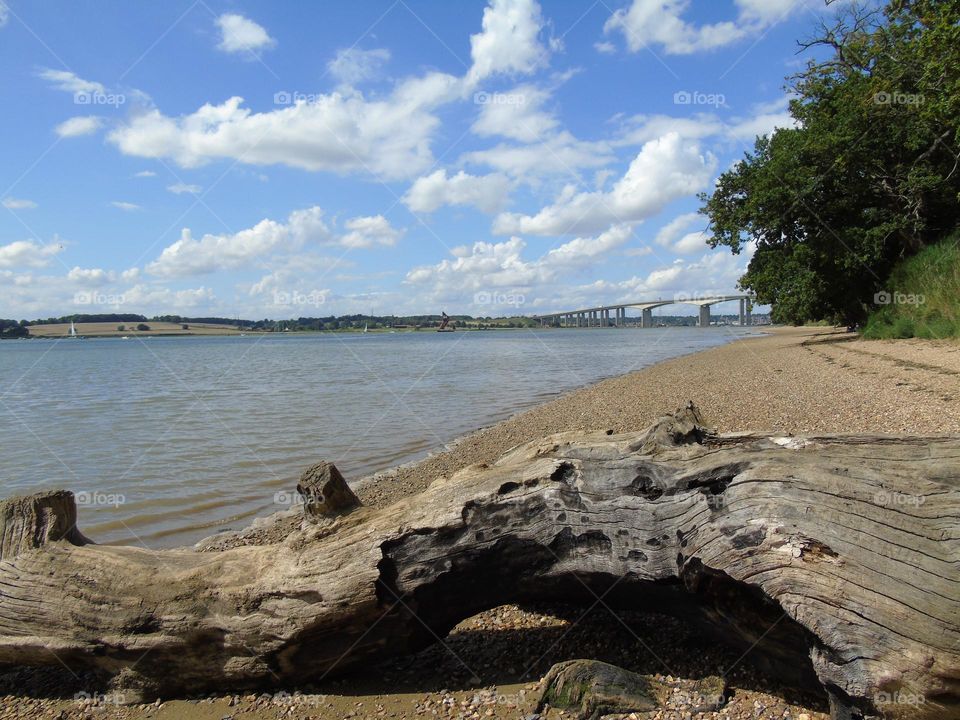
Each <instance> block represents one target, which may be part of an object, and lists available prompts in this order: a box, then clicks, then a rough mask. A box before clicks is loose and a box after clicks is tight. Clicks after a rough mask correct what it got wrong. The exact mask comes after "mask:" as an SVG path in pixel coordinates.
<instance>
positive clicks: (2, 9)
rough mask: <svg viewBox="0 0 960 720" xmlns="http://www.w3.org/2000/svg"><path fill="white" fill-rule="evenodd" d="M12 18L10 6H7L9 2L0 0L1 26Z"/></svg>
mask: <svg viewBox="0 0 960 720" xmlns="http://www.w3.org/2000/svg"><path fill="white" fill-rule="evenodd" d="M9 20H10V8H8V7H7V4H6V3H5V2H3V0H0V28H2V27H3V26H4V25H6V24H7V22H8V21H9Z"/></svg>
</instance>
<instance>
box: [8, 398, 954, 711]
mask: <svg viewBox="0 0 960 720" xmlns="http://www.w3.org/2000/svg"><path fill="white" fill-rule="evenodd" d="M320 475H322V477H321V478H320V479H321V480H322V481H323V482H324V483H325V482H327V481H328V480H329V479H330V478H332V477H334V475H339V474H338V473H333V472H330V471H324V473H321V474H320ZM320 475H318V477H320ZM334 479H335V478H334ZM320 485H322V483H319V482H318V483H315V484H314V485H313V487H314V490H312V491H311V492H313V495H314V496H315V495H316V494H317V492H318V491H317V490H316V487H319V486H320ZM326 492H327V493H329V490H327V491H326ZM321 494H323V493H321ZM314 499H315V498H314ZM348 499H349V498H348ZM351 504H352V502H351V503H348V504H347V507H346V508H345V509H344V512H343V513H341V514H334V515H333V516H331V517H330V518H328V519H327V520H326V521H324V522H321V523H317V522H304V523H303V525H302V528H301V529H300V530H298V531H295V532H293V533H292V534H291V535H289V536H288V537H287V538H286V539H285V540H284V541H283V542H282V543H280V544H277V545H269V546H244V547H235V548H233V549H229V550H225V551H222V552H205V553H201V552H197V551H195V550H194V549H191V548H184V549H177V550H165V551H158V552H155V551H150V550H146V549H143V548H136V547H109V546H98V545H95V544H91V543H90V542H89V541H88V540H87V539H86V538H84V537H83V535H82V534H80V532H79V531H77V530H76V527H75V525H74V523H75V518H76V508H75V507H74V504H73V498H72V495H71V494H70V493H66V492H57V493H49V494H45V495H40V496H33V497H31V498H19V499H13V500H10V501H7V502H6V503H3V504H2V505H0V663H4V664H15V665H44V664H54V663H65V664H67V665H69V666H71V667H84V668H95V669H97V670H99V671H102V672H103V673H104V674H106V675H108V676H109V677H110V678H112V679H111V682H112V687H113V688H114V689H117V690H122V691H123V692H124V694H125V696H126V697H127V698H128V699H134V700H141V699H142V700H149V699H152V698H153V697H156V696H161V695H163V696H170V695H177V694H183V693H193V692H203V691H210V690H218V691H219V690H224V689H227V688H251V687H267V686H275V685H279V684H281V683H290V684H293V683H298V682H309V681H315V680H317V679H318V678H321V677H323V676H326V675H327V674H328V673H331V672H340V671H344V670H347V669H349V668H351V667H357V666H358V665H361V664H368V663H370V662H371V661H373V660H376V659H381V658H385V657H387V656H390V655H395V654H399V653H405V652H409V651H411V650H414V649H418V648H420V647H422V646H424V645H426V644H429V643H431V642H434V641H436V639H437V638H439V637H443V636H444V634H446V633H447V632H448V631H449V630H450V629H451V628H452V627H453V626H454V625H455V624H456V623H457V622H459V621H460V620H462V619H464V618H466V617H469V616H471V615H473V614H475V613H477V612H479V611H482V610H484V609H487V608H490V607H493V606H496V605H499V604H504V603H509V602H522V601H529V600H543V599H549V600H566V601H569V602H583V603H587V604H593V603H594V602H596V600H597V598H602V600H603V602H604V603H606V604H608V605H610V606H611V607H629V608H635V609H637V608H651V609H657V610H659V611H661V612H664V611H666V612H676V613H679V614H681V615H683V617H685V618H688V619H690V620H691V621H696V622H700V623H702V624H703V626H704V628H707V629H709V628H713V629H715V630H716V631H717V632H718V635H719V636H720V637H722V638H723V639H724V640H726V641H728V642H731V643H734V644H736V645H738V646H739V647H742V648H743V650H744V652H748V651H749V652H750V653H751V659H752V660H756V661H757V662H760V663H762V664H764V665H765V666H766V667H767V669H769V670H770V671H772V672H775V673H777V674H778V676H779V678H780V679H781V680H782V681H783V682H784V683H787V684H792V685H796V686H800V687H803V686H815V687H818V688H823V689H824V690H825V691H826V693H827V694H828V695H829V698H830V700H831V705H832V710H833V714H834V716H835V717H836V718H846V717H860V716H863V717H871V716H878V717H879V716H883V717H889V718H924V719H929V720H932V719H934V718H937V719H940V718H943V719H946V718H954V719H955V718H958V717H960V545H958V537H960V438H956V437H954V438H943V437H941V438H916V437H912V438H891V437H864V436H829V437H807V438H784V437H778V436H775V435H770V434H758V433H752V434H738V435H721V436H717V435H714V434H712V433H710V432H709V431H708V430H706V429H705V428H704V427H702V424H701V422H700V419H699V417H697V414H696V411H695V409H693V408H692V406H688V408H686V409H685V410H683V411H681V412H679V413H677V414H676V415H675V416H667V417H665V418H663V419H661V420H660V421H659V422H658V423H656V424H655V425H654V426H652V427H651V428H650V429H648V430H647V431H645V432H641V433H632V434H623V435H608V434H604V433H594V434H584V433H576V434H562V435H557V436H553V437H550V438H547V439H545V440H543V441H541V442H536V443H532V444H529V445H525V446H522V447H519V448H516V449H515V450H513V451H511V452H509V453H508V454H506V455H505V456H504V457H503V458H502V459H501V460H500V461H498V462H497V463H496V464H495V465H493V466H490V467H486V466H476V467H470V468H467V469H465V470H463V471H460V472H459V473H457V474H455V475H454V476H452V477H450V478H441V479H438V480H436V481H435V482H434V483H433V484H431V485H430V487H429V488H428V489H427V490H426V491H425V492H423V493H422V494H420V495H417V496H412V497H409V498H407V499H404V500H403V501H401V502H399V503H397V504H396V505H394V506H392V507H390V508H386V509H383V510H375V509H372V508H368V507H362V506H361V507H356V508H353V509H352V510H350V509H349V505H351ZM308 508H309V506H308Z"/></svg>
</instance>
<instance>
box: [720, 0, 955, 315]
mask: <svg viewBox="0 0 960 720" xmlns="http://www.w3.org/2000/svg"><path fill="white" fill-rule="evenodd" d="M958 23H960V4H958V3H956V2H946V1H945V0H893V1H892V2H890V3H889V5H888V6H887V8H886V10H885V11H884V12H883V13H877V12H873V13H867V12H863V11H862V10H857V9H856V7H855V6H854V9H853V10H849V11H847V12H846V13H845V14H844V15H842V16H840V17H839V18H838V20H837V23H836V24H835V25H834V26H833V27H824V28H822V30H821V32H820V34H819V35H820V36H819V37H818V38H817V39H815V40H813V41H811V42H810V43H808V44H807V45H808V46H817V47H826V48H828V49H829V50H830V51H831V55H830V57H828V58H827V59H825V60H823V61H821V62H811V63H809V64H808V66H807V69H806V70H805V72H803V73H801V74H800V75H798V76H796V77H795V78H793V79H792V80H793V87H792V89H793V91H794V92H795V93H796V96H797V97H796V99H795V100H793V101H792V102H791V106H790V111H791V114H792V116H793V117H794V119H795V120H796V122H797V127H794V128H787V129H780V130H777V131H776V132H775V133H774V134H773V135H772V136H770V137H763V138H758V139H757V141H756V144H755V147H754V150H753V152H751V153H748V154H746V155H745V157H744V159H743V160H742V161H740V162H739V163H738V164H737V165H736V166H735V167H734V168H733V169H731V170H729V171H728V172H726V173H724V174H723V175H721V177H720V179H719V181H718V183H717V187H716V190H715V192H714V193H713V195H711V196H709V197H708V196H702V200H703V203H704V204H703V207H702V209H701V212H703V213H704V214H706V215H707V216H708V217H709V219H710V229H711V238H710V244H711V245H712V246H713V247H716V246H718V245H726V246H728V247H729V248H730V249H731V251H732V252H734V253H739V252H741V251H742V250H743V249H744V247H745V245H746V243H747V242H753V243H755V244H756V250H755V253H754V256H753V258H752V260H751V262H750V264H749V266H748V269H747V272H746V274H745V275H744V276H743V277H742V278H741V280H740V286H741V287H742V288H743V289H748V290H752V291H753V292H755V293H756V294H757V297H758V300H759V302H760V303H762V304H768V303H769V304H772V305H773V319H774V321H776V322H789V323H796V324H799V323H803V322H807V321H811V320H814V321H815V320H830V321H842V322H846V323H848V324H853V323H857V322H862V321H863V320H864V319H865V318H866V317H867V314H868V313H869V311H870V308H871V306H872V301H873V297H874V295H875V294H876V293H877V292H879V291H880V290H882V289H884V288H885V287H886V286H887V279H888V277H889V275H890V273H891V272H892V270H893V268H894V267H895V266H896V265H897V263H898V262H900V261H901V260H903V259H904V258H907V257H910V256H912V255H914V254H916V253H917V252H919V251H920V250H922V249H923V248H924V247H926V246H927V245H929V244H931V243H935V242H936V241H937V240H939V239H940V238H942V237H944V236H946V235H948V234H949V233H950V232H951V231H952V230H954V228H956V227H957V221H958V218H960V170H958V164H960V163H958V161H960V155H958V152H960V24H958Z"/></svg>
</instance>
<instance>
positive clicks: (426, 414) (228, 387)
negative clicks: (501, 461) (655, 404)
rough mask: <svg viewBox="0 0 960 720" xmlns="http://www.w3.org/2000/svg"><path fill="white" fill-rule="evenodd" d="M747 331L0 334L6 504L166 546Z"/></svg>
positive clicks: (97, 535) (1, 465)
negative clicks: (335, 478) (72, 502)
mask: <svg viewBox="0 0 960 720" xmlns="http://www.w3.org/2000/svg"><path fill="white" fill-rule="evenodd" d="M748 332H750V330H749V329H743V328H710V329H704V330H699V329H696V328H663V329H648V330H636V329H631V330H619V331H618V330H600V329H593V330H549V331H536V332H533V331H503V332H481V333H467V332H458V333H442V334H438V333H433V332H422V333H396V334H380V333H368V334H356V335H343V334H322V335H321V334H317V335H289V336H287V335H283V336H281V335H268V336H249V337H209V338H204V337H192V338H159V337H158V338H151V339H149V340H143V339H131V340H128V341H123V340H120V339H100V340H66V339H65V340H58V341H53V340H51V341H42V340H31V341H4V342H0V393H2V394H0V437H2V438H3V450H2V454H0V458H2V459H0V471H2V472H0V478H2V480H0V482H2V491H0V494H2V496H3V497H7V496H10V495H14V494H23V493H29V492H36V491H38V490H44V489H55V488H68V489H70V490H73V491H74V493H76V494H77V497H78V505H79V506H80V507H79V513H80V527H81V529H82V530H83V531H84V532H85V533H86V534H87V535H88V536H89V537H91V538H92V539H94V540H96V541H97V542H112V543H124V544H135V545H145V546H148V547H169V546H173V545H183V544H189V543H193V542H196V541H197V540H199V539H200V538H202V537H206V536H208V535H211V534H213V533H214V532H217V531H218V530H221V529H224V528H228V527H229V528H239V527H242V526H244V525H247V524H249V522H250V521H251V520H252V519H253V518H255V517H257V516H262V515H267V514H269V513H272V512H276V511H277V510H279V509H282V508H283V506H284V505H285V504H287V503H289V502H290V501H291V497H292V494H295V493H292V491H293V488H294V486H295V484H296V480H297V478H298V477H299V474H300V472H301V471H302V470H303V469H304V468H305V467H306V466H307V465H310V464H311V463H314V462H316V461H318V460H320V459H328V460H332V461H333V462H335V463H336V464H337V466H338V467H339V468H340V469H341V470H342V471H343V473H344V475H345V476H346V477H347V478H348V479H351V480H355V479H358V478H361V477H363V476H366V475H370V474H372V473H374V472H378V471H381V470H385V469H387V468H389V467H392V466H395V465H398V464H401V463H405V462H410V461H412V460H416V459H418V458H420V457H423V456H425V455H426V454H427V453H428V452H430V451H435V450H437V449H443V447H444V446H445V445H446V444H448V443H450V441H452V440H454V439H455V438H457V437H460V436H462V435H464V434H466V433H468V432H470V431H472V430H475V429H477V428H479V427H482V426H485V425H489V424H491V423H494V422H497V421H499V420H502V419H504V418H506V417H509V416H510V415H511V414H513V413H515V412H517V411H518V410H522V409H525V408H528V407H531V406H532V405H535V404H538V403H541V402H544V401H545V400H548V399H549V398H551V397H553V396H555V395H557V394H559V393H561V392H564V391H567V390H570V389H572V388H575V387H579V386H582V385H586V384H588V383H591V382H594V381H596V380H599V379H601V378H604V377H609V376H612V375H618V374H621V373H625V372H629V371H631V370H636V369H639V368H642V367H645V366H648V365H651V364H653V363H655V362H658V361H660V360H664V359H666V358H670V357H675V356H678V355H682V354H685V353H690V352H695V351H697V350H700V349H704V348H707V347H711V346H715V345H719V344H722V343H724V342H728V341H730V340H732V339H735V338H737V337H741V336H743V334H745V333H748Z"/></svg>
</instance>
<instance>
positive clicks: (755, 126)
mask: <svg viewBox="0 0 960 720" xmlns="http://www.w3.org/2000/svg"><path fill="white" fill-rule="evenodd" d="M789 104H790V98H789V97H783V98H778V99H777V100H774V101H773V102H769V103H760V104H758V105H756V106H755V107H754V108H753V112H754V114H753V115H752V116H749V117H743V118H736V120H735V121H734V122H733V124H731V125H730V126H729V127H728V129H727V136H728V137H729V138H730V139H732V140H735V141H738V142H748V143H749V142H752V141H753V139H754V138H755V137H757V136H758V135H770V134H772V133H773V131H774V130H776V129H777V128H791V127H795V126H796V124H797V122H796V120H794V119H793V117H792V116H791V115H790V110H789Z"/></svg>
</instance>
